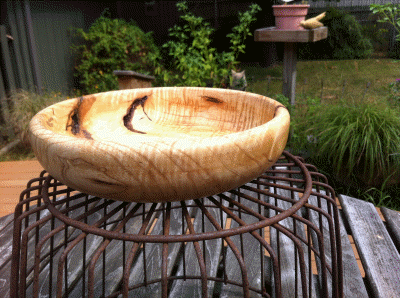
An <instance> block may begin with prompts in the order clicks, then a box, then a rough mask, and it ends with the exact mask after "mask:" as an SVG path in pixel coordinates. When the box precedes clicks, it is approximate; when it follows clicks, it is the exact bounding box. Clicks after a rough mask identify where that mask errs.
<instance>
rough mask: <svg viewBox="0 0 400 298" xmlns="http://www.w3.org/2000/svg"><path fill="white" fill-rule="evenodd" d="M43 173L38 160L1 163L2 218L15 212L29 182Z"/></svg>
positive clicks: (0, 200)
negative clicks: (20, 196)
mask: <svg viewBox="0 0 400 298" xmlns="http://www.w3.org/2000/svg"><path fill="white" fill-rule="evenodd" d="M41 171H43V167H42V166H41V165H40V163H39V162H38V161H37V160H26V161H25V160H24V161H3V162H0V217H2V216H5V215H7V214H10V213H13V212H14V209H15V206H16V205H17V203H18V202H19V195H20V194H21V192H22V191H23V190H24V189H26V184H27V182H28V181H29V180H31V179H33V178H37V177H39V174H40V172H41Z"/></svg>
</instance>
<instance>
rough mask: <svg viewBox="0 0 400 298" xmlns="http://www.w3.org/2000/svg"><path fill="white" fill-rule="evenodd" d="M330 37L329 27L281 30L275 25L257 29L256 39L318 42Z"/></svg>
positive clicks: (262, 40) (264, 40)
mask: <svg viewBox="0 0 400 298" xmlns="http://www.w3.org/2000/svg"><path fill="white" fill-rule="evenodd" d="M327 37H328V28H327V27H320V28H316V29H312V30H279V29H276V28H275V27H267V28H261V29H257V30H256V31H255V33H254V40H255V41H261V42H316V41H319V40H322V39H325V38H327Z"/></svg>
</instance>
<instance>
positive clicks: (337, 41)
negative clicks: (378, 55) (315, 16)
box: [299, 7, 373, 60]
mask: <svg viewBox="0 0 400 298" xmlns="http://www.w3.org/2000/svg"><path fill="white" fill-rule="evenodd" d="M323 23H324V25H325V26H326V27H328V29H329V36H328V38H327V39H325V40H321V41H319V42H317V43H315V44H314V43H307V44H304V45H301V46H300V49H299V57H300V58H302V59H318V60H321V59H358V58H367V57H369V56H370V55H371V54H372V53H373V47H372V43H371V40H370V39H369V37H368V36H366V35H365V34H364V32H363V28H362V26H361V25H360V23H359V22H358V21H357V20H356V18H355V17H354V16H353V15H351V14H349V13H348V12H346V11H343V10H339V9H337V8H335V7H329V8H328V9H327V11H326V16H325V18H324V19H323Z"/></svg>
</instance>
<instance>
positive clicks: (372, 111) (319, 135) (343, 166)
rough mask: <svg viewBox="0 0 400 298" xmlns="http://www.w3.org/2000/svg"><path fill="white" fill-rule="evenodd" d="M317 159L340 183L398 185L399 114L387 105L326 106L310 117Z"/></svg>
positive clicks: (399, 151)
mask: <svg viewBox="0 0 400 298" xmlns="http://www.w3.org/2000/svg"><path fill="white" fill-rule="evenodd" d="M310 121H311V123H312V126H311V127H310V128H309V130H308V133H310V134H312V135H314V136H315V137H316V143H315V146H314V152H315V154H316V159H319V160H320V161H323V162H325V163H329V164H330V166H331V167H332V170H333V172H334V174H335V176H336V177H337V178H338V180H340V181H346V182H347V183H351V181H353V182H356V183H357V184H359V185H364V186H377V185H382V183H383V182H384V181H385V179H386V178H387V177H388V175H391V174H393V172H396V174H395V175H392V177H393V179H391V180H390V181H387V184H391V183H396V182H397V183H398V182H399V181H398V177H399V169H400V115H399V113H398V111H396V110H395V109H391V108H389V106H387V105H386V104H382V103H381V104H376V103H368V102H362V103H357V104H354V103H353V104H350V103H341V104H338V105H327V106H324V108H323V109H322V108H321V109H320V111H319V112H317V113H315V114H314V115H311V116H310Z"/></svg>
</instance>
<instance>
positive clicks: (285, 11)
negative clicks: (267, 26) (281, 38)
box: [272, 0, 310, 30]
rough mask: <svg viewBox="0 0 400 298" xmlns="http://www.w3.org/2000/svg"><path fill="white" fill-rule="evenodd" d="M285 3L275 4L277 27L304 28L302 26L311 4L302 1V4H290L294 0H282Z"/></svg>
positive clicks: (288, 28) (280, 28) (273, 7)
mask: <svg viewBox="0 0 400 298" xmlns="http://www.w3.org/2000/svg"><path fill="white" fill-rule="evenodd" d="M281 1H283V2H284V4H280V5H273V6H272V9H273V11H274V16H275V27H276V29H278V30H304V28H303V27H301V26H300V23H301V21H304V20H305V18H306V15H307V13H308V8H309V7H310V5H308V4H305V3H304V1H302V3H301V4H288V3H290V2H292V1H293V0H281Z"/></svg>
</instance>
